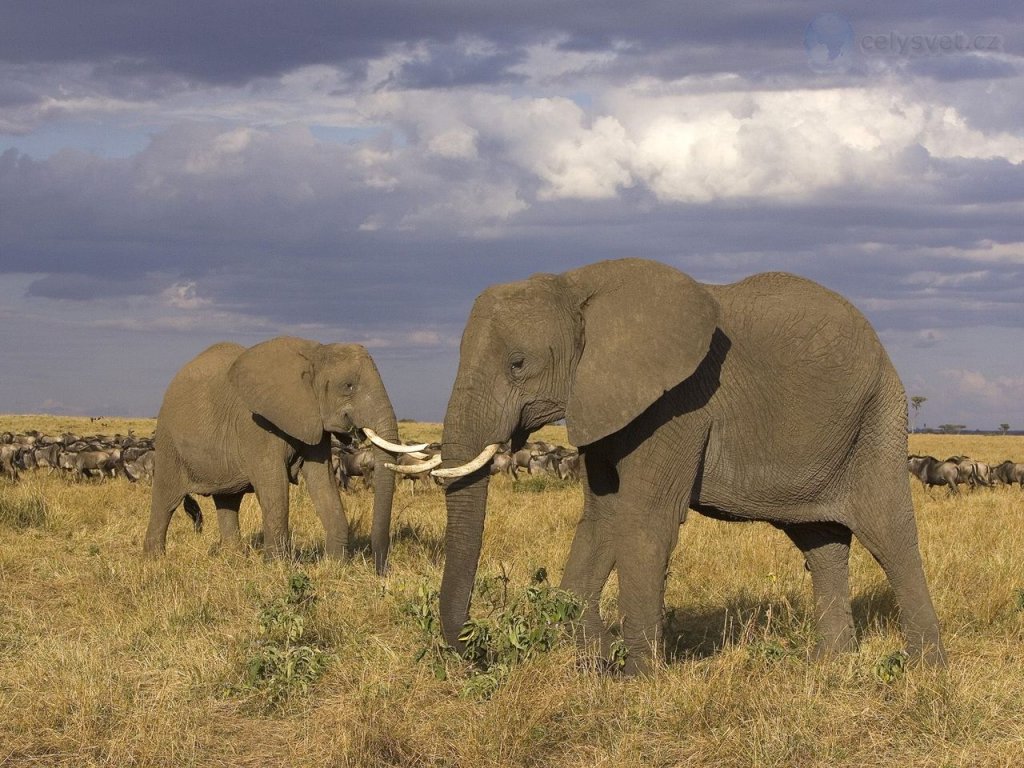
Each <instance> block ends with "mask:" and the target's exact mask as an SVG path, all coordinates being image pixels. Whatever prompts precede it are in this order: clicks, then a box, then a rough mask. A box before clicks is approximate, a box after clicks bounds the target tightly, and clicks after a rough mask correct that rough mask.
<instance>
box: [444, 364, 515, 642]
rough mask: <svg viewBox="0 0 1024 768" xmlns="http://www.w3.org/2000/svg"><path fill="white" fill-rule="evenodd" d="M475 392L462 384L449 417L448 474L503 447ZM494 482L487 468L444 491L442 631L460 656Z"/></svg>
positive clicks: (446, 424) (497, 429) (446, 433)
mask: <svg viewBox="0 0 1024 768" xmlns="http://www.w3.org/2000/svg"><path fill="white" fill-rule="evenodd" d="M460 378H462V377H461V376H460ZM472 391H473V388H472V387H471V386H460V382H458V381H457V382H456V385H455V389H454V391H453V393H452V399H451V402H449V404H448V411H447V413H446V415H445V422H444V436H443V438H442V443H441V455H442V456H443V457H444V461H443V462H442V465H441V466H442V467H443V468H447V467H458V466H462V465H465V464H467V463H468V462H470V461H471V460H473V459H474V458H475V457H477V456H478V455H479V454H480V452H481V450H482V449H483V448H484V447H485V446H487V445H489V444H491V443H494V442H498V440H495V436H496V435H495V432H501V431H503V430H502V426H501V425H499V424H498V419H497V418H490V413H488V411H487V408H486V407H481V406H482V405H483V404H482V403H481V402H479V397H480V396H479V394H470V393H471V392H472ZM492 430H493V431H492ZM489 477H490V475H489V472H488V468H487V466H486V465H484V466H481V467H479V468H478V469H476V470H475V471H473V472H471V473H470V474H468V475H466V476H465V477H458V478H455V479H452V480H450V481H449V485H448V486H447V488H446V489H445V505H446V507H447V512H448V525H447V527H446V529H445V538H444V545H445V563H444V575H443V576H442V578H441V595H440V613H441V629H442V631H443V633H444V638H445V640H446V641H447V642H448V644H449V645H451V646H452V647H453V648H455V649H456V650H458V651H461V650H462V648H463V644H462V643H460V642H459V635H460V634H461V632H462V627H463V625H464V624H465V623H466V620H467V619H468V618H469V604H470V601H471V599H472V596H473V584H474V582H475V579H476V570H477V564H478V561H479V558H480V550H481V547H482V544H483V531H484V517H485V513H486V511H487V487H488V480H489Z"/></svg>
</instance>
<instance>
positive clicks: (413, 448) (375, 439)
mask: <svg viewBox="0 0 1024 768" xmlns="http://www.w3.org/2000/svg"><path fill="white" fill-rule="evenodd" d="M363 433H364V434H365V435H366V436H367V437H368V438H369V439H370V442H371V443H373V444H374V445H376V446H377V447H378V448H383V449H384V450H385V451H388V452H390V453H416V452H417V451H422V450H423V449H424V448H426V447H427V443H419V444H418V445H399V444H398V443H392V442H389V441H388V440H385V439H384V438H383V437H381V436H380V435H378V434H377V433H376V432H374V431H373V430H372V429H367V428H366V427H363Z"/></svg>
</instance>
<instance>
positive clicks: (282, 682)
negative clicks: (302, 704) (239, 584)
mask: <svg viewBox="0 0 1024 768" xmlns="http://www.w3.org/2000/svg"><path fill="white" fill-rule="evenodd" d="M315 601H316V593H315V591H314V590H313V586H312V583H311V582H310V579H309V576H307V575H306V574H304V573H294V574H292V575H291V576H290V577H289V579H288V594H287V595H285V596H284V597H282V598H278V599H277V600H275V601H273V602H272V603H270V604H269V605H267V606H266V607H265V608H264V609H263V610H262V611H261V612H260V615H259V618H258V629H257V637H256V639H255V640H254V641H253V642H252V643H251V646H250V648H249V652H248V654H247V657H246V661H245V668H244V671H243V673H242V680H241V682H240V683H239V685H237V686H236V687H235V688H234V692H235V693H240V694H250V693H254V694H256V695H257V696H258V697H260V698H261V699H263V700H264V701H265V702H266V703H267V705H269V706H271V707H274V706H278V705H280V704H283V703H284V702H286V701H288V700H289V699H291V698H293V697H294V696H297V695H305V694H306V693H308V692H309V689H310V687H311V686H312V685H313V684H314V683H315V682H316V681H317V680H319V679H320V677H321V676H322V675H323V673H324V671H326V669H327V666H328V664H329V663H330V661H331V653H330V652H329V651H328V650H327V649H325V648H323V647H321V646H320V645H318V644H317V643H316V642H315V641H314V639H313V638H311V637H310V636H309V635H310V633H309V630H308V627H307V617H308V613H309V610H310V608H311V607H312V606H313V604H314V603H315Z"/></svg>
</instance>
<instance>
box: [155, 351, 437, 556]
mask: <svg viewBox="0 0 1024 768" xmlns="http://www.w3.org/2000/svg"><path fill="white" fill-rule="evenodd" d="M353 427H359V428H363V429H365V431H366V433H367V434H368V435H370V436H371V438H376V442H377V445H378V446H383V447H376V448H374V451H375V454H376V461H377V462H378V463H383V462H384V461H390V460H393V458H392V456H391V455H390V453H389V452H388V451H387V450H385V449H388V450H393V451H399V450H407V449H403V448H401V447H400V446H398V445H397V443H398V426H397V422H396V420H395V412H394V410H393V409H392V407H391V401H390V400H389V399H388V394H387V391H386V390H385V389H384V384H383V382H382V381H381V378H380V374H379V373H378V372H377V368H376V366H375V365H374V363H373V360H372V358H371V357H370V355H369V353H367V351H366V349H364V348H363V347H362V346H360V345H358V344H318V343H317V342H315V341H307V340H305V339H297V338H291V337H279V338H275V339H271V340H269V341H265V342H263V343H260V344H257V345H256V346H254V347H251V348H249V349H246V348H245V347H242V346H240V345H238V344H232V343H229V342H224V343H221V344H215V345H213V346H212V347H210V348H209V349H207V350H205V351H204V352H202V353H200V354H199V355H198V356H197V357H196V358H195V359H193V360H191V361H190V362H188V363H186V364H185V366H184V367H183V368H182V369H181V370H180V371H179V372H178V374H177V375H176V376H175V377H174V379H173V380H172V381H171V383H170V385H169V386H168V388H167V392H166V394H165V395H164V400H163V405H162V406H161V407H160V414H159V416H158V417H157V426H156V435H155V439H156V462H155V464H156V466H155V471H154V476H153V503H152V509H151V514H150V518H149V528H148V530H147V531H146V540H145V545H144V546H145V551H146V552H148V553H161V552H163V551H164V548H165V541H166V537H167V526H168V524H169V522H170V519H171V515H172V514H173V512H174V510H175V509H176V508H177V507H178V505H179V504H181V502H182V500H183V499H184V500H186V509H188V507H189V504H188V502H190V501H191V499H189V498H188V497H187V495H188V494H190V493H198V494H203V495H211V496H213V500H214V503H215V504H216V507H217V522H218V524H219V527H220V536H221V541H222V543H223V544H224V545H226V546H228V547H238V546H240V544H241V538H240V534H239V527H238V508H239V505H240V504H241V502H242V496H243V495H244V494H245V493H248V492H250V491H255V493H256V497H257V499H258V500H259V503H260V507H261V508H262V511H263V536H264V552H265V554H266V555H267V556H269V557H273V556H281V555H285V554H286V553H287V552H288V485H289V483H296V482H298V476H299V475H300V474H301V475H302V476H303V477H304V478H305V481H306V487H307V489H308V491H309V495H310V497H311V498H312V500H313V506H314V507H315V508H316V511H317V514H318V515H319V517H320V520H321V522H322V523H323V526H324V531H325V534H326V552H327V555H329V556H331V557H336V558H342V557H344V555H345V548H346V545H347V543H348V521H347V520H346V518H345V511H344V509H343V507H342V504H341V499H340V496H339V492H338V485H337V482H336V480H335V479H334V476H333V474H332V472H331V439H330V433H332V432H345V431H348V430H350V429H352V428H353ZM416 447H418V446H413V447H412V448H413V449H414V448H416ZM394 490H395V481H394V476H393V475H392V474H391V473H390V472H384V471H382V472H380V473H379V474H378V476H377V482H376V486H375V491H374V504H373V527H372V532H371V546H372V548H373V556H374V564H375V566H376V569H377V571H378V573H383V572H384V570H385V568H386V565H387V557H388V545H389V535H390V525H391V504H392V499H393V496H394ZM191 506H192V507H193V511H194V508H195V504H194V502H192V504H191Z"/></svg>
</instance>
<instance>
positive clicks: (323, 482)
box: [301, 459, 348, 560]
mask: <svg viewBox="0 0 1024 768" xmlns="http://www.w3.org/2000/svg"><path fill="white" fill-rule="evenodd" d="M301 472H302V476H303V478H305V480H306V490H307V491H309V497H310V498H311V499H312V500H313V507H314V509H316V513H317V515H318V516H319V517H320V522H321V523H323V526H324V537H325V539H324V541H325V543H324V551H325V552H326V553H327V556H328V557H333V558H335V559H337V560H342V559H344V557H345V548H346V547H347V546H348V518H346V517H345V508H344V507H343V506H342V504H341V495H340V494H339V492H338V484H337V483H336V482H335V481H334V476H333V475H332V474H331V468H330V464H329V463H327V462H324V461H315V460H313V459H308V460H307V461H306V462H305V463H303V465H302V470H301Z"/></svg>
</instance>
